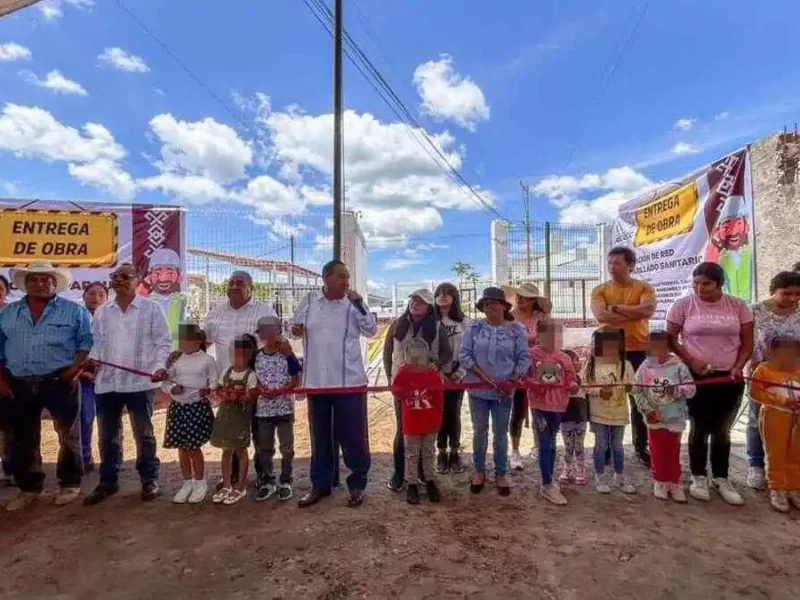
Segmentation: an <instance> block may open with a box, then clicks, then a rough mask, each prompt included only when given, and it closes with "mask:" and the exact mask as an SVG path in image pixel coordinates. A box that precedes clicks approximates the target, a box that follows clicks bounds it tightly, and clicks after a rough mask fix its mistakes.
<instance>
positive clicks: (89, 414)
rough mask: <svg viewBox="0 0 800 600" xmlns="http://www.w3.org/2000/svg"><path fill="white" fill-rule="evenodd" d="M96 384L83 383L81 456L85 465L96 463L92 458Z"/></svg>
mask: <svg viewBox="0 0 800 600" xmlns="http://www.w3.org/2000/svg"><path fill="white" fill-rule="evenodd" d="M95 413H96V410H95V397H94V384H93V383H91V382H89V381H82V382H81V456H82V457H83V464H87V463H91V462H94V459H93V458H92V433H93V431H94V417H95Z"/></svg>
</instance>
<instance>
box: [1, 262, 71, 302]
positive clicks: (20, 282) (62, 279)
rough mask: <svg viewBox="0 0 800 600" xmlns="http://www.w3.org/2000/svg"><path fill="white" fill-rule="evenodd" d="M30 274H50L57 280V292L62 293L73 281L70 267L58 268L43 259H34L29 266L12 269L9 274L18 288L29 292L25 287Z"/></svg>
mask: <svg viewBox="0 0 800 600" xmlns="http://www.w3.org/2000/svg"><path fill="white" fill-rule="evenodd" d="M28 275H50V276H51V277H53V278H54V279H55V280H56V294H60V293H61V292H63V291H64V290H66V289H67V288H68V287H69V284H70V282H71V281H72V274H71V273H70V271H69V269H58V268H56V267H54V266H53V265H52V264H51V263H49V262H45V261H43V260H34V261H31V263H30V264H29V265H28V266H27V267H20V268H18V269H11V270H10V271H9V272H8V276H9V277H10V278H11V282H12V283H13V284H14V285H15V286H17V288H19V289H21V290H22V291H24V292H26V293H27V290H26V289H25V279H26V278H27V277H28Z"/></svg>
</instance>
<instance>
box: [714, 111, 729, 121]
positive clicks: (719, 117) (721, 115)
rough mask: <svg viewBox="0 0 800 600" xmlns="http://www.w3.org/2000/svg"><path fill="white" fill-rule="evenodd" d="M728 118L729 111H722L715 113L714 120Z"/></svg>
mask: <svg viewBox="0 0 800 600" xmlns="http://www.w3.org/2000/svg"><path fill="white" fill-rule="evenodd" d="M727 118H728V113H726V112H721V113H717V114H716V115H714V120H715V121H724V120H725V119H727Z"/></svg>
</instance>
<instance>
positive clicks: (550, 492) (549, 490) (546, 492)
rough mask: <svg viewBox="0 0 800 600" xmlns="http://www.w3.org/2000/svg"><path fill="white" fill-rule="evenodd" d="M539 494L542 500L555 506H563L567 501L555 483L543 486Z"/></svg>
mask: <svg viewBox="0 0 800 600" xmlns="http://www.w3.org/2000/svg"><path fill="white" fill-rule="evenodd" d="M541 494H542V498H544V499H545V500H547V501H548V502H550V503H551V504H555V505H556V506H564V505H565V504H566V503H567V499H566V498H565V497H564V494H562V493H561V488H560V487H559V486H558V484H557V483H556V482H555V481H554V482H553V483H551V484H549V485H543V486H542V489H541Z"/></svg>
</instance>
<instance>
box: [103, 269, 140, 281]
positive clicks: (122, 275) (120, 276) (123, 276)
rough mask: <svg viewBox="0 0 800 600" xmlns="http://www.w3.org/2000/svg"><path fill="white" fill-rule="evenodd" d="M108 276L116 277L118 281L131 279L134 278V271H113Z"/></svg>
mask: <svg viewBox="0 0 800 600" xmlns="http://www.w3.org/2000/svg"><path fill="white" fill-rule="evenodd" d="M109 278H110V279H112V280H114V279H118V280H120V281H130V280H131V279H136V273H128V272H127V271H115V272H114V273H111V275H109Z"/></svg>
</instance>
